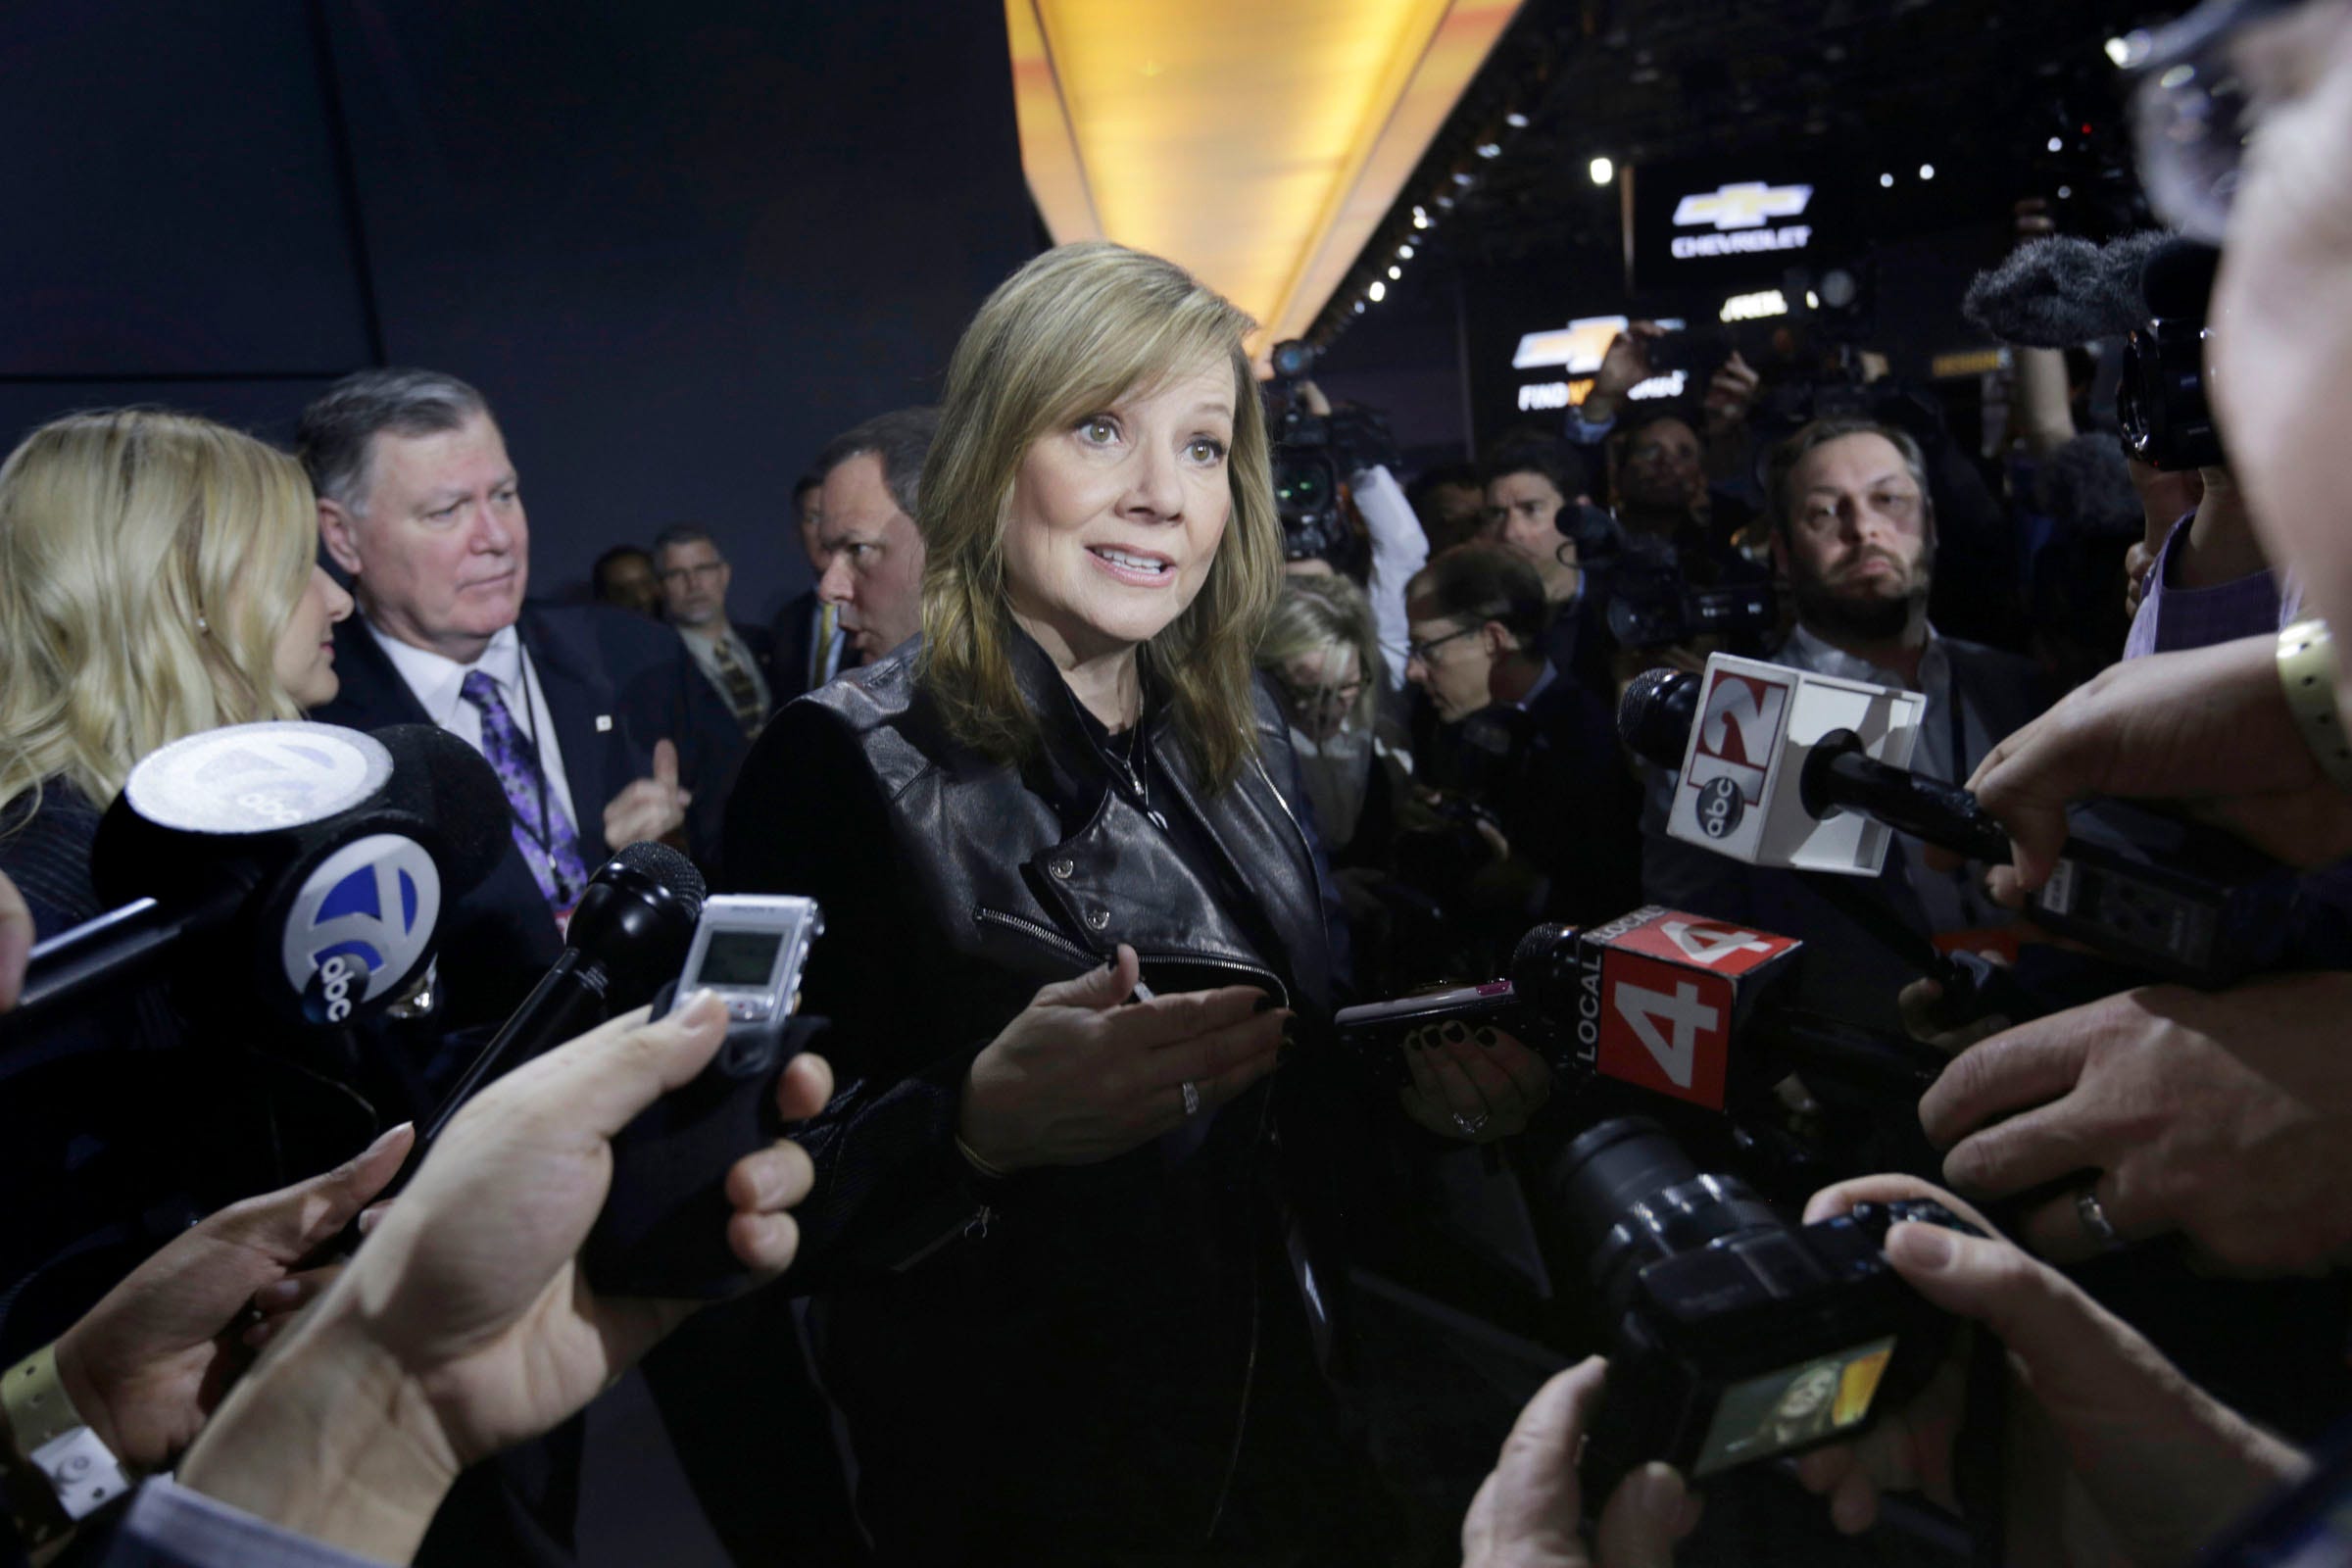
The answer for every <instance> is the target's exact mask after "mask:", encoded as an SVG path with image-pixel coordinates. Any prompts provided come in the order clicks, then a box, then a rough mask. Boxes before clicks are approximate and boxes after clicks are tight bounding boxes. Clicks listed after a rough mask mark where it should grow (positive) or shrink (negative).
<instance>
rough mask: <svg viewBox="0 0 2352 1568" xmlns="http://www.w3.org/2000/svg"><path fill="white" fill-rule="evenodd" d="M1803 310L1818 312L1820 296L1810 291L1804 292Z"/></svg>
mask: <svg viewBox="0 0 2352 1568" xmlns="http://www.w3.org/2000/svg"><path fill="white" fill-rule="evenodd" d="M1805 309H1806V310H1808V311H1818V310H1820V309H1821V296H1820V295H1818V294H1816V293H1814V292H1813V291H1812V290H1811V289H1807V290H1805Z"/></svg>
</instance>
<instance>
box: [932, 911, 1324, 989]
mask: <svg viewBox="0 0 2352 1568" xmlns="http://www.w3.org/2000/svg"><path fill="white" fill-rule="evenodd" d="M1317 907H1321V901H1320V900H1318V901H1317ZM972 917H973V918H974V919H976V920H980V921H982V922H984V923H987V924H992V925H1001V926H1005V927H1007V928H1008V929H1010V930H1014V931H1018V932H1020V933H1021V934H1023V935H1024V936H1030V937H1035V938H1036V939H1037V940H1038V941H1040V942H1043V943H1045V944H1046V945H1047V946H1049V947H1051V948H1053V949H1054V951H1055V952H1057V953H1064V954H1067V955H1069V956H1071V957H1073V958H1076V959H1078V960H1079V961H1080V962H1082V963H1084V964H1086V965H1087V967H1089V968H1093V967H1094V966H1095V965H1097V964H1099V963H1101V962H1102V961H1103V956H1102V955H1101V954H1099V953H1091V952H1089V951H1088V950H1086V949H1085V948H1082V947H1080V946H1079V945H1078V944H1077V943H1075V942H1072V941H1071V940H1070V939H1069V938H1068V937H1065V936H1063V935H1062V934H1061V933H1060V932H1058V931H1056V930H1054V929H1053V928H1052V927H1051V926H1046V925H1040V924H1039V923H1038V922H1037V921H1035V920H1031V919H1027V918H1025V917H1023V916H1021V915H1017V914H1006V913H1005V911H1004V910H1002V909H991V908H989V907H986V906H985V905H982V906H978V907H974V908H973V910H972ZM1136 956H1137V957H1138V958H1140V959H1142V960H1144V961H1145V962H1147V963H1197V964H1202V965H1206V966H1209V967H1212V968H1218V969H1231V970H1233V971H1234V972H1235V973H1237V974H1246V975H1249V976H1250V977H1251V978H1252V979H1256V980H1263V981H1264V982H1265V983H1266V984H1267V985H1268V986H1270V987H1272V988H1273V991H1274V1001H1275V1005H1277V1006H1282V1007H1287V1006H1289V1005H1291V992H1290V988H1289V987H1288V986H1286V985H1284V984H1283V983H1282V980H1281V977H1280V976H1278V975H1276V974H1275V973H1274V971H1273V970H1271V969H1261V968H1259V967H1258V966H1257V965H1256V964H1253V963H1243V962H1242V961H1240V960H1239V959H1237V958H1228V957H1225V956H1221V955H1216V954H1207V953H1186V952H1184V951H1182V950H1181V949H1176V950H1164V951H1160V952H1154V953H1146V952H1144V951H1142V950H1141V949H1138V950H1137V951H1136Z"/></svg>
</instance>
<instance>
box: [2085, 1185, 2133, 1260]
mask: <svg viewBox="0 0 2352 1568" xmlns="http://www.w3.org/2000/svg"><path fill="white" fill-rule="evenodd" d="M2075 1214H2076V1217H2078V1218H2079V1219H2081V1220H2082V1234H2083V1235H2085V1236H2087V1237H2089V1238H2090V1239H2091V1240H2092V1241H2093V1242H2095V1243H2096V1244H2098V1248H2099V1250H2101V1251H2103V1252H2112V1251H2114V1250H2116V1249H2117V1248H2119V1247H2121V1246H2123V1245H2124V1239H2123V1237H2121V1236H2119V1235H2118V1234H2116V1229H2115V1222H2114V1221H2113V1220H2111V1219H2109V1218H2108V1217H2107V1210H2106V1208H2105V1207H2104V1206H2103V1205H2102V1204H2101V1203H2100V1202H2099V1193H2098V1189H2097V1188H2095V1187H2085V1188H2083V1189H2082V1190H2081V1191H2080V1192H2078V1193H2076V1194H2075Z"/></svg>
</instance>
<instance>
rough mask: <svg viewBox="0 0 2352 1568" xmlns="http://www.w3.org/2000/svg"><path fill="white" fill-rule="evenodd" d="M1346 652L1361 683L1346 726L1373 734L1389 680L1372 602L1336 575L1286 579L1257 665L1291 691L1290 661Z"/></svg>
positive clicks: (1259, 648)
mask: <svg viewBox="0 0 2352 1568" xmlns="http://www.w3.org/2000/svg"><path fill="white" fill-rule="evenodd" d="M1342 648H1348V649H1352V650H1354V652H1355V670H1356V676H1357V678H1358V680H1359V681H1360V682H1361V686H1360V689H1359V690H1358V691H1357V692H1356V694H1355V701H1354V702H1352V703H1350V704H1348V718H1347V726H1348V728H1349V729H1352V730H1369V729H1371V727H1372V710H1373V705H1374V704H1375V703H1376V702H1378V700H1379V692H1380V686H1381V682H1382V681H1383V679H1384V678H1385V674H1384V669H1385V665H1384V662H1383V661H1382V659H1381V657H1380V633H1379V631H1378V630H1377V629H1376V628H1375V627H1374V625H1373V620H1372V604H1371V601H1369V600H1367V599H1366V598H1365V597H1364V591H1363V590H1362V589H1361V588H1358V587H1357V586H1356V585H1355V584H1354V583H1352V582H1349V581H1348V579H1347V578H1345V577H1343V576H1341V575H1339V574H1338V573H1337V572H1330V573H1325V574H1321V575H1317V576H1311V577H1285V578H1283V580H1282V592H1281V593H1280V595H1278V596H1277V597H1276V599H1275V601H1274V613H1273V614H1272V615H1271V616H1269V617H1268V618H1267V620H1266V632H1265V635H1264V636H1263V637H1261V638H1259V639H1258V643H1257V667H1258V668H1260V669H1262V670H1265V671H1266V672H1267V673H1269V674H1271V675H1272V676H1274V678H1275V679H1276V680H1278V681H1281V682H1283V683H1284V685H1285V686H1286V687H1287V685H1288V684H1289V681H1288V677H1287V676H1285V675H1284V673H1283V669H1284V666H1286V665H1288V664H1289V663H1290V662H1291V661H1292V660H1294V659H1299V658H1303V657H1304V656H1306V655H1308V654H1330V653H1333V652H1336V651H1337V650H1339V649H1342Z"/></svg>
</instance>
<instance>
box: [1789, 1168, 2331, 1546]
mask: <svg viewBox="0 0 2352 1568" xmlns="http://www.w3.org/2000/svg"><path fill="white" fill-rule="evenodd" d="M1912 1198H1928V1199H1933V1200H1935V1201H1937V1202H1939V1203H1941V1204H1943V1205H1944V1206H1945V1207H1946V1208H1949V1209H1950V1210H1951V1211H1952V1212H1953V1213H1955V1214H1958V1215H1959V1216H1961V1217H1962V1218H1963V1219H1966V1220H1968V1221H1969V1222H1971V1223H1972V1224H1974V1225H1976V1226H1978V1227H1979V1228H1980V1229H1982V1230H1983V1231H1985V1236H1983V1237H1981V1238H1980V1237H1972V1236H1961V1235H1958V1234H1956V1233H1954V1232H1952V1231H1948V1230H1945V1229H1943V1228H1942V1227H1941V1226H1936V1225H1920V1224H1902V1225H1897V1226H1895V1227H1894V1228H1893V1229H1892V1230H1890V1231H1888V1232H1887V1261H1888V1262H1889V1263H1891V1264H1893V1265H1894V1269H1895V1272H1896V1273H1898V1274H1900V1275H1901V1276H1902V1277H1903V1279H1904V1280H1906V1281H1907V1282H1909V1284H1910V1285H1911V1286H1912V1288H1913V1289H1915V1290H1917V1291H1918V1292H1919V1293H1920V1295H1922V1296H1924V1297H1926V1298H1927V1299H1929V1300H1931V1301H1933V1302H1935V1303H1936V1305H1937V1306H1940V1307H1942V1308H1943V1309H1944V1310H1945V1311H1947V1312H1951V1313H1953V1314H1954V1315H1956V1316H1959V1317H1962V1318H1966V1319H1968V1320H1970V1321H1972V1322H1975V1323H1980V1324H1982V1325H1984V1326H1985V1328H1986V1329H1988V1330H1990V1331H1991V1332H1992V1334H1993V1335H1994V1336H1995V1337H1996V1338H1998V1339H1999V1340H2000V1342H2001V1344H2002V1345H2003V1346H2004V1347H2005V1348H2007V1350H2008V1352H2009V1366H2010V1372H2011V1378H2012V1391H2011V1400H2012V1403H2011V1415H2012V1417H2013V1432H2012V1434H2011V1441H2010V1448H2009V1457H2010V1461H2011V1463H2010V1474H2011V1482H2010V1486H2009V1491H2010V1494H2011V1504H2010V1507H2009V1509H2008V1513H2009V1518H2010V1534H2011V1543H2010V1549H2011V1551H2012V1553H2013V1554H2015V1553H2019V1552H2020V1548H2024V1550H2025V1551H2026V1552H2029V1553H2034V1554H2036V1555H2039V1554H2055V1555H2056V1556H2057V1558H2058V1560H2062V1561H2077V1560H2080V1561H2098V1562H2111V1561H2124V1562H2131V1563H2137V1564H2141V1565H2143V1568H2144V1565H2156V1564H2172V1563H2180V1562H2184V1561H2187V1560H2188V1559H2189V1558H2190V1557H2191V1556H2192V1555H2193V1554H2194V1553H2195V1551H2196V1549H2197V1548H2198V1547H2199V1546H2200V1545H2202V1544H2204V1543H2205V1542H2207V1541H2208V1540H2210V1539H2211V1538H2212V1537H2213V1536H2214V1535H2215V1533H2217V1532H2218V1531H2219V1530H2221V1528H2222V1527H2223V1526H2225V1525H2227V1524H2228V1523H2229V1521H2230V1520H2231V1519H2232V1518H2234V1517H2236V1515H2238V1514H2239V1513H2240V1512H2242V1511H2244V1509H2245V1508H2247V1507H2248V1506H2249V1505H2251V1504H2252V1503H2254V1502H2256V1501H2259V1500H2260V1499H2261V1498H2262V1497H2263V1496H2264V1495H2266V1494H2267V1493H2269V1492H2271V1491H2272V1490H2274V1489H2275V1488H2277V1487H2278V1486H2280V1485H2281V1484H2283V1483H2285V1482H2287V1481H2290V1480H2292V1479H2294V1477H2295V1476H2296V1475H2297V1474H2298V1473H2299V1472H2300V1471H2301V1470H2302V1468H2303V1459H2302V1456H2301V1455H2300V1454H2298V1453H2296V1452H2295V1450H2294V1449H2292V1448H2290V1447H2288V1446H2286V1445H2284V1444H2282V1443H2280V1442H2278V1440H2277V1439H2276V1438H2273V1437H2270V1436H2269V1435H2268V1434H2266V1433H2264V1432H2262V1431H2260V1430H2259V1429H2257V1428H2256V1427H2255V1426H2253V1424H2252V1423H2250V1422H2248V1421H2247V1420H2245V1418H2244V1417H2242V1416H2240V1415H2238V1414H2237V1413H2236V1412H2235V1411H2233V1410H2231V1409H2229V1407H2228V1406H2227V1405H2224V1404H2222V1403H2221V1402H2220V1401H2219V1400H2217V1399H2215V1398H2214V1397H2212V1396H2211V1395H2209V1394H2207V1393H2205V1392H2204V1391H2203V1390H2202V1389H2199V1388H2198V1387H2196V1385H2194V1384H2192V1383H2190V1382H2189V1381H2188V1380H2187V1379H2186V1378H2184V1377H2182V1376H2181V1375H2180V1372H2179V1371H2178V1370H2176V1369H2175V1368H2174V1366H2173V1365H2172V1363H2171V1362H2169V1361H2167V1360H2166V1359H2165V1358H2164V1356H2163V1355H2162V1354H2161V1353H2160V1352H2159V1351H2158V1350H2157V1349H2156V1348H2155V1347H2154V1346H2152V1345H2150V1344H2149V1343H2148V1342H2147V1341H2146V1340H2145V1339H2143V1338H2141V1337H2140V1335H2139V1333H2138V1331H2136V1330H2134V1329H2132V1328H2131V1327H2130V1326H2129V1325H2128V1324H2126V1323H2124V1322H2123V1321H2122V1320H2121V1319H2119V1318H2117V1317H2115V1316H2114V1315H2113V1314H2111V1313H2110V1312H2108V1311H2107V1310H2106V1308H2104V1307H2102V1306H2100V1305H2099V1304H2098V1303H2097V1302H2095V1301H2093V1300H2092V1299H2090V1298H2089V1297H2087V1296H2085V1295H2083V1294H2082V1291H2081V1290H2080V1289H2079V1288H2077V1287H2076V1286H2075V1284H2074V1283H2073V1282H2072V1281H2070V1280H2068V1279H2067V1278H2066V1276H2064V1275H2063V1274H2060V1273H2058V1272H2057V1271H2056V1270H2055V1269H2052V1268H2050V1267H2049V1266H2048V1265H2047V1264H2044V1263H2041V1262H2038V1261H2036V1260H2035V1259H2034V1258H2033V1257H2032V1256H2030V1255H2029V1254H2027V1253H2026V1252H2024V1251H2022V1250H2019V1249H2018V1248H2017V1247H2015V1246H2013V1245H2012V1244H2010V1243H2009V1242H2006V1241H2002V1240H2000V1239H1999V1237H1998V1234H1997V1233H1996V1232H1994V1230H1993V1228H1992V1226H1991V1225H1990V1224H1989V1223H1987V1222H1986V1220H1985V1217H1984V1216H1983V1215H1981V1214H1979V1213H1978V1212H1977V1211H1976V1210H1974V1209H1972V1208H1970V1207H1969V1206H1968V1205H1967V1204H1965V1203H1963V1202H1961V1201H1959V1200H1958V1199H1956V1198H1954V1197H1952V1196H1951V1195H1950V1194H1949V1193H1945V1192H1942V1191H1939V1190H1938V1189H1936V1188H1935V1187H1932V1186H1930V1185H1929V1184H1928V1183H1926V1182H1923V1181H1920V1180H1919V1179H1917V1178H1916V1177H1911V1176H1866V1177H1862V1178H1860V1179H1858V1180H1855V1181H1850V1182H1841V1183H1839V1184H1838V1185H1837V1186H1835V1187H1831V1188H1827V1189H1825V1190H1823V1191H1821V1192H1819V1193H1816V1194H1814V1195H1813V1201H1811V1202H1810V1203H1808V1204H1806V1205H1805V1220H1806V1222H1807V1223H1808V1224H1809V1223H1811V1222H1813V1221H1815V1220H1821V1219H1827V1218H1829V1217H1830V1216H1832V1215H1835V1214H1841V1213H1844V1212H1846V1211H1847V1210H1849V1209H1851V1208H1852V1207H1853V1206H1854V1204H1856V1203H1858V1202H1863V1201H1873V1202H1885V1201H1889V1200H1894V1199H1912ZM1961 1411H1962V1379H1961V1377H1960V1374H1959V1369H1958V1365H1957V1362H1956V1361H1955V1363H1954V1364H1952V1365H1949V1366H1946V1367H1945V1368H1944V1369H1943V1370H1942V1372H1940V1373H1938V1374H1937V1377H1936V1382H1935V1383H1933V1384H1931V1385H1930V1386H1929V1388H1928V1390H1927V1392H1925V1393H1924V1394H1922V1395H1921V1396H1920V1397H1918V1398H1916V1399H1914V1400H1913V1401H1912V1402H1911V1404H1910V1405H1909V1406H1908V1407H1906V1408H1904V1409H1903V1410H1900V1411H1897V1412H1895V1413H1893V1414H1892V1415H1890V1416H1888V1417H1887V1418H1886V1419H1884V1420H1882V1421H1880V1422H1879V1424H1878V1425H1877V1426H1876V1427H1874V1428H1872V1429H1871V1430H1870V1431H1869V1432H1867V1433H1865V1434H1864V1435H1863V1436H1862V1438H1861V1439H1860V1440H1858V1441H1857V1442H1854V1443H1851V1444H1840V1445H1838V1446H1835V1447H1828V1448H1821V1449H1817V1450H1815V1451H1814V1452H1812V1453H1809V1454H1806V1455H1805V1456H1804V1457H1803V1458H1801V1459H1799V1460H1798V1461H1797V1478H1798V1479H1799V1480H1800V1481H1802V1482H1803V1483H1804V1485H1805V1486H1806V1487H1807V1488H1808V1489H1809V1490H1811V1491H1813V1492H1816V1493H1822V1494H1826V1495H1828V1496H1829V1498H1830V1517H1831V1519H1832V1520H1833V1521H1834V1522H1835V1523H1836V1525H1837V1526H1838V1529H1839V1530H1841V1531H1844V1532H1846V1533H1847V1534H1849V1535H1850V1534H1858V1533H1859V1532H1861V1531H1863V1530H1866V1529H1868V1528H1869V1527H1870V1524H1871V1522H1872V1520H1873V1519H1875V1518H1876V1517H1877V1514H1878V1506H1879V1494H1880V1493H1881V1492H1883V1491H1888V1490H1909V1489H1913V1488H1916V1489H1918V1490H1920V1491H1922V1492H1924V1493H1925V1494H1926V1495H1928V1496H1929V1497H1930V1498H1932V1499H1933V1500H1935V1501H1936V1502H1938V1503H1940V1504H1942V1505H1943V1506H1945V1507H1947V1508H1949V1507H1954V1506H1956V1505H1957V1498H1956V1496H1955V1495H1954V1491H1953V1486H1952V1475H1953V1458H1952V1442H1953V1437H1954V1435H1955V1433H1956V1432H1957V1431H1958V1428H1959V1424H1960V1417H1961Z"/></svg>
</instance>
